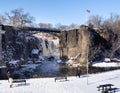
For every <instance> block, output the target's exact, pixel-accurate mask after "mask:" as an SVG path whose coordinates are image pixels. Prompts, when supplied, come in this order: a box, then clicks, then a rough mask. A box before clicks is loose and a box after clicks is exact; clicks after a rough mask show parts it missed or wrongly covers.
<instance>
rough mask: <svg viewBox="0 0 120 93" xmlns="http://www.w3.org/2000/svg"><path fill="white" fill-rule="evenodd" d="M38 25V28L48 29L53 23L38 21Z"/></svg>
mask: <svg viewBox="0 0 120 93" xmlns="http://www.w3.org/2000/svg"><path fill="white" fill-rule="evenodd" d="M39 27H40V28H48V29H51V28H53V25H52V24H50V23H39Z"/></svg>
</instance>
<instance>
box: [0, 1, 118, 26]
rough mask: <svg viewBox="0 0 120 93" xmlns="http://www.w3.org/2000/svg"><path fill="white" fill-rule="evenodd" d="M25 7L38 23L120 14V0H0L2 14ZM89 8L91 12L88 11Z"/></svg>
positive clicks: (54, 22) (71, 20) (65, 23)
mask: <svg viewBox="0 0 120 93" xmlns="http://www.w3.org/2000/svg"><path fill="white" fill-rule="evenodd" d="M16 8H23V9H24V12H29V13H30V14H31V15H32V16H34V17H35V19H36V23H40V22H42V23H51V24H53V25H55V24H57V23H61V24H64V25H69V24H71V23H75V24H79V25H80V24H84V23H85V22H86V20H87V18H88V17H89V16H90V15H100V16H102V17H103V18H108V17H109V16H110V14H111V13H114V14H119V15H120V0H0V14H4V13H5V12H10V11H11V10H13V9H16ZM87 9H89V10H90V11H91V12H90V13H86V10H87Z"/></svg>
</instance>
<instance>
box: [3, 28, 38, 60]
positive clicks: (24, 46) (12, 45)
mask: <svg viewBox="0 0 120 93" xmlns="http://www.w3.org/2000/svg"><path fill="white" fill-rule="evenodd" d="M8 29H9V28H8ZM32 49H39V39H38V38H36V37H34V36H32V35H31V34H30V33H28V32H24V31H21V30H15V29H14V28H13V29H9V30H8V31H6V34H5V45H4V47H3V50H4V60H6V61H10V60H12V59H20V58H24V59H27V58H28V57H31V51H32Z"/></svg>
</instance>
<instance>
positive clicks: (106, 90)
mask: <svg viewBox="0 0 120 93" xmlns="http://www.w3.org/2000/svg"><path fill="white" fill-rule="evenodd" d="M112 86H114V85H113V84H103V85H99V86H98V87H97V88H98V91H101V93H111V92H112V93H115V92H116V91H117V90H118V88H112Z"/></svg>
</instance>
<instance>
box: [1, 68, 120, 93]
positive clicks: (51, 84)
mask: <svg viewBox="0 0 120 93" xmlns="http://www.w3.org/2000/svg"><path fill="white" fill-rule="evenodd" d="M106 83H111V84H114V87H117V88H120V70H115V71H110V72H105V73H98V74H90V75H88V77H87V75H82V76H81V78H78V77H74V76H72V77H68V81H64V80H60V81H59V80H57V81H56V82H55V81H54V78H36V79H27V85H26V86H25V85H24V84H20V83H19V84H13V88H10V87H9V83H8V81H7V80H1V81H0V93H100V91H97V86H98V85H100V84H106ZM116 93H120V91H119V90H118V92H116Z"/></svg>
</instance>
